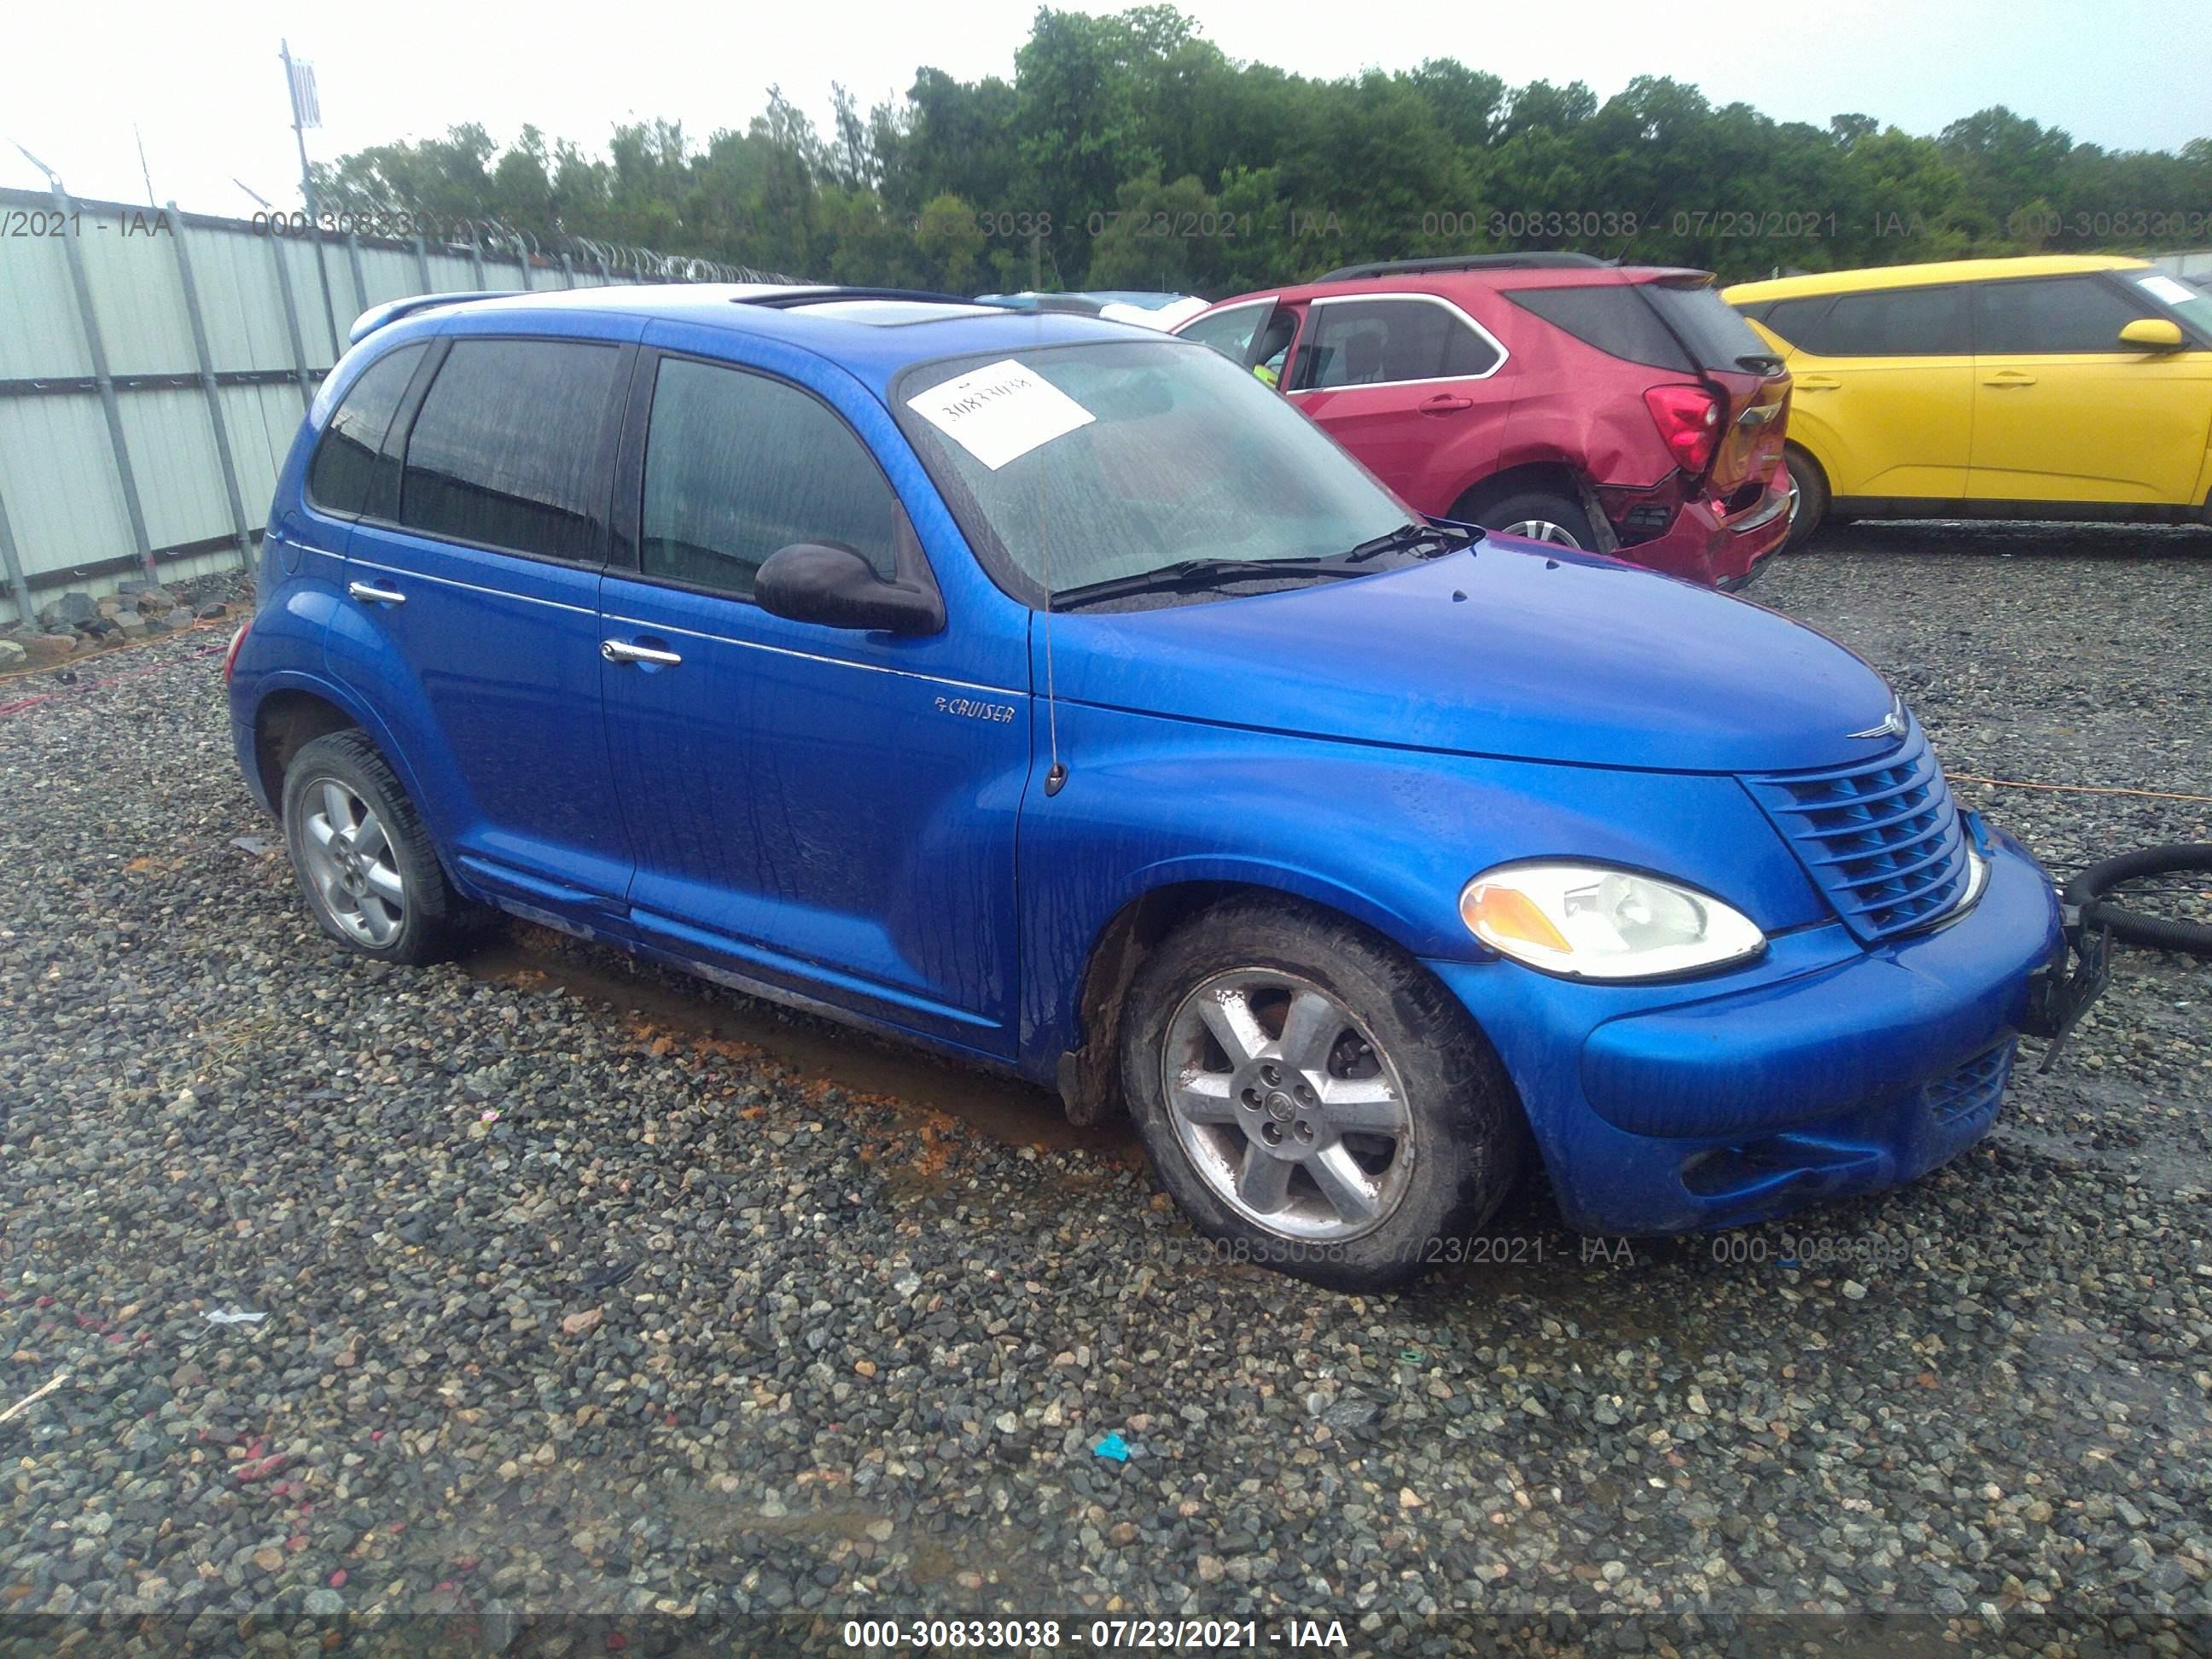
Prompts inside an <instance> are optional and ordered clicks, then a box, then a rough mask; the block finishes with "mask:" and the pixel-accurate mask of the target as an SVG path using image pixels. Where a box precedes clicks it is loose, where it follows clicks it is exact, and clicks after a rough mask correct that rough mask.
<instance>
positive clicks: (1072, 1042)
mask: <svg viewBox="0 0 2212 1659" xmlns="http://www.w3.org/2000/svg"><path fill="white" fill-rule="evenodd" d="M1234 899H1257V900H1261V901H1263V902H1268V903H1273V904H1279V905H1282V906H1284V907H1285V908H1293V909H1299V910H1304V911H1307V912H1309V913H1314V914H1319V915H1326V916H1328V917H1329V918H1331V919H1333V920H1335V921H1340V922H1343V923H1346V924H1347V925H1349V926H1351V927H1357V928H1359V929H1360V930H1361V931H1363V932H1364V933H1370V934H1372V935H1373V936H1374V937H1375V938H1376V940H1377V941H1378V942H1379V943H1381V944H1383V945H1386V946H1388V947H1389V949H1391V950H1393V951H1399V952H1401V953H1402V954H1403V955H1405V956H1406V957H1408V958H1409V959H1411V960H1413V961H1414V962H1416V963H1418V962H1419V960H1420V957H1419V952H1418V951H1416V950H1414V949H1413V947H1412V946H1411V945H1409V944H1408V943H1407V940H1406V939H1404V938H1402V937H1400V936H1399V933H1398V931H1397V930H1396V929H1395V928H1394V927H1392V926H1390V921H1391V918H1390V917H1389V914H1388V913H1387V911H1385V910H1384V909H1383V908H1382V907H1380V906H1378V905H1376V903H1374V902H1372V901H1371V900H1369V899H1367V898H1366V897H1365V896H1362V895H1359V894H1357V893H1354V892H1352V891H1351V890H1348V889H1333V888H1331V887H1328V886H1327V885H1325V884H1318V883H1310V882H1294V881H1290V880H1285V879H1282V878H1280V877H1279V876H1278V875H1275V874H1273V872H1269V871H1267V870H1246V871H1225V872H1218V873H1208V874H1203V875H1200V874H1194V873H1188V872H1184V873H1163V874H1162V877H1161V878H1160V879H1158V881H1156V882H1155V883H1154V884H1152V885H1149V886H1146V887H1145V888H1144V889H1142V890H1139V891H1138V892H1136V893H1134V894H1132V895H1130V896H1127V898H1125V899H1124V900H1123V901H1122V902H1121V904H1120V905H1119V906H1118V907H1117V908H1115V910H1114V912H1113V913H1112V914H1111V915H1109V916H1108V917H1107V919H1106V920H1105V921H1104V922H1103V924H1102V925H1101V926H1100V927H1098V928H1097V931H1096V932H1095V933H1093V934H1092V936H1091V940H1090V943H1089V946H1088V948H1087V949H1086V950H1085V952H1084V954H1083V957H1082V962H1081V966H1080V968H1079V970H1078V972H1077V973H1076V974H1075V975H1073V996H1072V998H1071V999H1070V1000H1071V1006H1069V1007H1068V1008H1067V1009H1066V1011H1065V1012H1064V1015H1063V1023H1062V1024H1061V1026H1060V1030H1061V1035H1062V1036H1063V1037H1064V1039H1065V1041H1064V1042H1063V1043H1062V1045H1061V1047H1060V1054H1059V1058H1058V1060H1057V1062H1056V1071H1055V1078H1054V1080H1055V1083H1056V1085H1057V1086H1058V1088H1059V1091H1060V1102H1061V1105H1062V1106H1063V1108H1064V1109H1066V1113H1067V1115H1068V1118H1069V1120H1070V1121H1073V1122H1075V1123H1078V1124H1091V1123H1097V1122H1100V1121H1104V1120H1105V1119H1107V1118H1109V1117H1110V1116H1113V1115H1115V1114H1117V1113H1119V1112H1121V1111H1124V1110H1126V1103H1125V1102H1124V1101H1123V1100H1122V1098H1121V1022H1122V1019H1123V1018H1124V1016H1125V1013H1126V1012H1127V998H1128V994H1129V988H1130V987H1131V986H1132V985H1133V983H1134V982H1135V981H1136V977H1137V974H1138V970H1139V969H1140V968H1142V967H1143V965H1144V963H1145V960H1146V957H1149V956H1150V955H1151V954H1152V951H1154V950H1156V949H1157V948H1158V946H1159V945H1160V944H1161V943H1162V942H1163V941H1164V940H1165V939H1167V938H1168V936H1169V935H1170V934H1171V933H1174V932H1175V931H1176V929H1178V928H1179V927H1182V925H1183V924H1184V923H1185V922H1187V921H1190V920H1191V919H1192V918H1193V917H1194V916H1197V915H1202V914H1203V913H1204V912H1206V911H1207V910H1211V909H1213V908H1217V907H1218V906H1219V905H1221V904H1223V903H1225V902H1229V901H1231V900H1234ZM1439 988H1440V989H1443V987H1439ZM1444 994H1446V995H1449V994H1450V993H1449V990H1445V992H1444ZM1468 1024H1470V1025H1471V1026H1474V1028H1475V1029H1476V1030H1477V1031H1478V1032H1480V1025H1479V1024H1478V1023H1477V1022H1476V1021H1475V1020H1474V1017H1473V1016H1472V1015H1471V1014H1470V1015H1469V1016H1468ZM1483 1039H1484V1041H1485V1042H1487V1041H1488V1036H1487V1034H1483Z"/></svg>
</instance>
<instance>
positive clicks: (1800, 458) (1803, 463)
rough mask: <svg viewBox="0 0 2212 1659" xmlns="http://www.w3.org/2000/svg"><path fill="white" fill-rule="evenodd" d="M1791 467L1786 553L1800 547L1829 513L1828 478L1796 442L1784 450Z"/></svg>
mask: <svg viewBox="0 0 2212 1659" xmlns="http://www.w3.org/2000/svg"><path fill="white" fill-rule="evenodd" d="M1783 464H1784V465H1786V466H1787V467H1788V468H1789V469H1790V534H1789V536H1788V537H1787V538H1784V541H1783V544H1782V550H1783V551H1784V552H1785V553H1787V552H1790V551H1793V550H1796V549H1797V548H1800V547H1802V546H1803V545H1804V544H1806V542H1807V541H1808V540H1809V539H1810V538H1811V537H1812V534H1813V532H1814V531H1816V530H1818V529H1819V528H1820V524H1821V521H1822V520H1825V519H1826V517H1827V516H1828V480H1827V477H1826V474H1825V473H1823V472H1822V471H1820V463H1819V462H1818V461H1816V460H1814V459H1813V458H1812V457H1811V456H1810V455H1808V454H1807V453H1805V452H1804V451H1803V450H1802V449H1800V448H1798V447H1796V445H1795V444H1792V445H1790V447H1789V448H1788V449H1786V450H1784V452H1783Z"/></svg>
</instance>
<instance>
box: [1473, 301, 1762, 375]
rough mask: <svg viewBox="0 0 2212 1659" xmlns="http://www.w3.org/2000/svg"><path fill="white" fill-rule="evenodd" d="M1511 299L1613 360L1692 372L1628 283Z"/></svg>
mask: <svg viewBox="0 0 2212 1659" xmlns="http://www.w3.org/2000/svg"><path fill="white" fill-rule="evenodd" d="M1506 297H1507V298H1508V299H1510V300H1511V301H1513V302H1514V303H1515V304H1516V305H1518V306H1520V307H1522V309H1523V310H1526V311H1532V312H1534V313H1536V315H1537V316H1539V317H1541V318H1542V319H1544V320H1545V321H1546V322H1547V323H1550V324H1552V325H1553V326H1555V327H1558V328H1563V329H1565V331H1567V332H1568V333H1570V334H1571V335H1573V336H1574V337H1575V338H1577V340H1580V341H1581V342H1582V343H1583V344H1584V345H1588V346H1595V347H1596V348H1597V349H1599V350H1600V351H1602V352H1604V353H1605V354H1606V355H1607V356H1609V357H1619V358H1621V359H1623V360H1624V361H1626V362H1632V363H1649V364H1650V365H1651V366H1652V367H1653V368H1673V369H1682V370H1687V369H1689V368H1692V364H1691V363H1690V362H1689V360H1688V359H1687V358H1686V357H1684V356H1683V355H1682V348H1681V347H1680V346H1679V345H1677V344H1676V343H1674V336H1672V335H1671V334H1669V333H1668V332H1667V329H1666V325H1664V324H1663V323H1662V322H1661V321H1660V320H1659V316H1658V313H1656V312H1655V311H1653V310H1652V309H1651V307H1650V306H1648V305H1646V304H1644V301H1643V299H1642V297H1641V296H1640V295H1638V294H1637V292H1636V290H1635V289H1632V288H1630V287H1628V286H1626V284H1625V283H1607V284H1606V285H1605V286H1604V287H1602V288H1524V289H1517V290H1512V291H1510V292H1509V293H1508V294H1507V295H1506ZM1731 314H1733V313H1731ZM1735 325H1736V326H1737V327H1738V328H1741V329H1742V330H1743V331H1744V332H1745V333H1747V334H1750V333H1751V330H1750V328H1749V327H1748V326H1747V325H1746V324H1745V323H1744V321H1743V319H1741V318H1740V317H1739V318H1736V319H1735ZM1758 344H1759V337H1758V336H1757V335H1752V345H1753V347H1754V348H1756V347H1758Z"/></svg>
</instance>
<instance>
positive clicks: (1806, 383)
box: [1792, 374, 1843, 392]
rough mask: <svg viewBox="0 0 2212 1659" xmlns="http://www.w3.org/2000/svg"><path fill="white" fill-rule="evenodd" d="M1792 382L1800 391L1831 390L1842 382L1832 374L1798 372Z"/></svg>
mask: <svg viewBox="0 0 2212 1659" xmlns="http://www.w3.org/2000/svg"><path fill="white" fill-rule="evenodd" d="M1792 384H1794V385H1795V386H1796V388H1797V389H1798V390H1799V391H1800V392H1833V391H1835V390H1836V388H1837V387H1838V386H1842V385H1843V382H1842V381H1841V380H1838V379H1837V378H1836V377H1835V376H1834V375H1832V374H1800V375H1799V376H1798V377H1797V378H1796V380H1795V381H1794V382H1792Z"/></svg>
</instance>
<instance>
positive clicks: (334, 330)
mask: <svg viewBox="0 0 2212 1659" xmlns="http://www.w3.org/2000/svg"><path fill="white" fill-rule="evenodd" d="M307 242H308V245H309V246H312V247H313V249H314V250H315V280H316V281H317V282H318V283H321V284H322V289H323V326H324V327H325V328H327V329H328V330H330V331H331V362H333V363H335V362H337V360H338V359H339V358H341V357H343V356H345V337H344V336H343V335H341V334H340V333H339V332H338V313H337V306H336V305H334V304H333V303H332V302H331V262H330V260H329V258H327V257H325V254H324V252H323V233H322V229H321V227H319V225H317V224H316V223H315V215H314V210H313V209H312V208H310V209H309V210H308V211H307Z"/></svg>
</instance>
